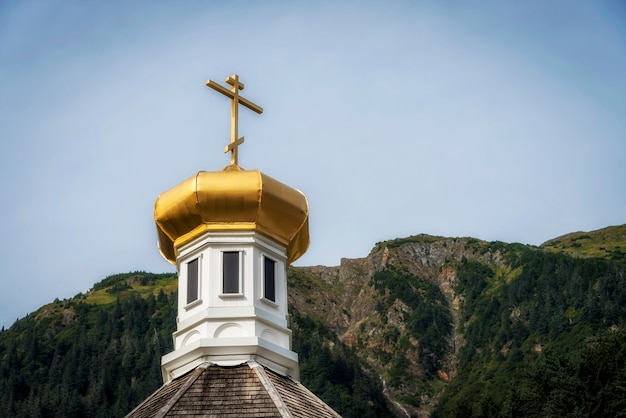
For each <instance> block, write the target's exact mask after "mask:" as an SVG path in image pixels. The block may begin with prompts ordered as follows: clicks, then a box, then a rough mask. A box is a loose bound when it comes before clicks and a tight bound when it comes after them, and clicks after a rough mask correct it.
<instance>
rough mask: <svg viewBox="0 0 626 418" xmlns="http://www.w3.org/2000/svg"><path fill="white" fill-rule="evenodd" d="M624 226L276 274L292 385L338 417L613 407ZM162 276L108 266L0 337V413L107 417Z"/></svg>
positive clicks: (153, 330) (533, 413)
mask: <svg viewBox="0 0 626 418" xmlns="http://www.w3.org/2000/svg"><path fill="white" fill-rule="evenodd" d="M624 252H626V225H622V226H617V227H609V228H605V229H602V230H598V231H592V232H587V233H584V232H580V233H574V234H568V235H566V236H563V237H560V238H556V239H554V240H551V241H548V242H547V243H545V244H543V245H542V246H541V247H534V246H527V245H521V244H507V243H502V242H485V241H480V240H477V239H473V238H443V237H434V236H427V235H418V236H412V237H408V238H402V239H395V240H391V241H386V242H381V243H378V244H376V246H375V247H374V248H373V249H372V251H371V252H370V254H369V255H368V256H367V257H365V258H361V259H342V260H341V264H340V265H339V266H336V267H324V266H314V267H292V268H290V269H289V282H288V285H289V299H290V312H291V315H292V318H291V327H292V329H293V333H294V334H293V349H294V351H296V352H298V353H299V355H300V365H301V379H302V382H303V383H304V384H305V385H306V386H307V387H308V388H309V389H311V390H312V391H313V392H315V393H316V394H318V396H320V397H321V398H322V399H324V400H325V401H326V402H327V403H328V404H329V405H331V406H332V407H333V408H335V410H337V411H338V412H339V413H341V414H342V415H343V416H345V417H375V416H380V417H384V416H398V417H402V416H416V417H417V416H424V417H425V416H433V417H469V416H473V417H540V416H541V417H550V416H555V417H556V416H558V417H602V416H606V417H615V416H624V415H626V344H625V343H626V324H625V322H626V321H625V320H626V282H625V281H626V277H625V275H626V274H625V273H626V259H625V257H624ZM175 291H176V278H175V277H173V276H171V275H157V274H150V273H143V272H135V273H126V274H119V275H115V276H111V277H108V278H106V279H105V280H103V281H101V282H100V283H98V284H96V285H94V287H93V289H92V290H90V291H89V292H87V293H86V294H80V295H77V296H75V297H73V298H71V299H66V300H55V301H54V302H53V303H51V304H48V305H46V306H44V307H42V308H41V309H39V310H38V311H37V312H34V313H32V314H30V315H28V316H27V317H25V318H23V319H21V320H19V321H17V322H16V323H15V324H14V325H13V326H12V327H11V328H9V329H8V330H6V331H3V332H1V333H0V405H1V408H2V412H1V415H2V416H16V417H82V416H89V417H100V416H101V417H110V416H123V415H125V414H126V413H127V412H129V411H130V410H131V409H132V408H133V407H134V406H135V405H137V404H138V403H139V402H140V401H141V400H143V399H144V398H145V397H146V396H147V395H148V394H150V393H152V391H154V390H155V389H156V388H157V387H158V386H160V385H161V384H162V382H161V376H160V367H159V362H160V357H161V355H163V354H165V353H167V352H169V351H171V349H172V340H171V333H172V332H173V331H174V328H175V316H176V306H175V303H176V297H175V296H176V295H175Z"/></svg>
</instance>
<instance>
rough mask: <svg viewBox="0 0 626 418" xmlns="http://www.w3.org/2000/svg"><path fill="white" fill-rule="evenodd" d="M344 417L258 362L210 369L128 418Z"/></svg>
mask: <svg viewBox="0 0 626 418" xmlns="http://www.w3.org/2000/svg"><path fill="white" fill-rule="evenodd" d="M181 416H185V417H205V418H206V417H227V418H230V417H233V418H234V417H293V418H299V417H321V418H324V417H329V418H330V417H339V414H337V413H336V412H335V411H333V410H332V409H331V408H330V407H329V406H328V405H326V404H325V403H324V402H323V401H322V400H320V399H319V398H318V397H317V396H315V395H314V394H313V393H311V392H310V391H309V390H307V389H306V388H305V387H304V386H303V385H302V384H300V383H299V382H297V381H295V380H293V379H291V378H290V377H288V376H283V375H280V374H278V373H276V372H274V371H272V370H270V369H268V368H266V367H264V366H261V365H259V364H258V363H256V362H253V361H251V362H247V363H243V364H240V365H238V366H232V367H223V366H217V365H214V364H210V365H209V364H205V365H202V366H199V367H198V368H196V369H195V370H193V371H191V372H189V373H187V374H186V375H184V376H181V377H179V378H178V379H175V380H173V381H172V382H171V383H170V384H167V385H163V386H162V387H160V388H159V389H157V391H156V392H154V393H153V394H152V395H150V396H149V397H148V398H147V399H146V400H145V401H144V402H142V403H141V404H139V406H137V407H136V408H135V409H134V410H132V411H131V412H130V413H129V414H128V415H127V418H148V417H150V418H154V417H159V418H161V417H163V418H164V417H181Z"/></svg>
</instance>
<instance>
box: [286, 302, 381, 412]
mask: <svg viewBox="0 0 626 418" xmlns="http://www.w3.org/2000/svg"><path fill="white" fill-rule="evenodd" d="M291 312H293V317H292V318H293V321H292V329H293V332H294V337H293V349H294V350H295V351H296V352H297V353H298V356H299V359H300V377H301V380H302V383H303V384H304V385H305V386H306V387H307V388H308V389H309V390H311V391H312V392H313V393H315V394H317V395H318V396H319V397H320V398H321V399H323V400H324V401H325V402H326V403H327V404H328V405H329V406H331V407H332V408H333V409H335V410H336V411H338V412H340V413H341V414H342V416H344V417H393V415H392V414H391V413H390V412H389V408H388V406H387V402H386V400H385V397H384V396H383V392H382V385H381V383H380V381H379V380H378V378H377V377H376V376H375V375H374V373H373V372H372V371H371V370H369V368H367V367H366V366H364V364H363V363H362V361H361V360H360V359H359V358H358V357H357V356H356V354H355V353H354V352H353V351H352V350H351V349H350V348H349V347H347V346H346V345H345V344H344V343H342V342H341V341H339V339H338V338H337V334H335V333H334V332H332V331H331V330H330V329H329V328H328V327H327V326H326V325H325V324H323V323H322V322H320V321H319V320H314V319H312V318H310V317H307V316H302V315H301V314H300V313H299V312H298V311H297V310H296V309H294V308H293V307H292V309H291Z"/></svg>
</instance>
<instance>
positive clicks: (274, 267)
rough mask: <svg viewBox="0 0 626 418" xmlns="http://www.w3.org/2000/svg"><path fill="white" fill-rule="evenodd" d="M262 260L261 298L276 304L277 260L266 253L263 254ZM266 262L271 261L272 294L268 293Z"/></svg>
mask: <svg viewBox="0 0 626 418" xmlns="http://www.w3.org/2000/svg"><path fill="white" fill-rule="evenodd" d="M262 260H263V261H262V262H261V266H262V267H261V268H262V272H263V277H262V284H263V289H262V292H263V293H262V295H263V300H265V301H268V302H271V303H272V304H276V303H277V302H276V301H277V299H278V297H277V296H278V292H277V290H278V289H277V286H276V271H277V266H278V261H276V260H274V259H273V258H271V257H268V256H267V255H263V256H262ZM268 262H269V263H271V265H272V270H271V272H272V280H271V283H272V289H271V290H272V295H268V277H267V274H268V265H269V264H268ZM268 296H272V298H270V297H268Z"/></svg>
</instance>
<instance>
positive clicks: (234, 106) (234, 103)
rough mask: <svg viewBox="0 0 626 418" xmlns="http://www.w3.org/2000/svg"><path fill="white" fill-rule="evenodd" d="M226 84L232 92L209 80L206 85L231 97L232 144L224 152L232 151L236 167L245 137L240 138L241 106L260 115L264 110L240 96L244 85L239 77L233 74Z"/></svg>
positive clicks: (231, 156) (231, 154) (231, 157)
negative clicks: (240, 147) (240, 146)
mask: <svg viewBox="0 0 626 418" xmlns="http://www.w3.org/2000/svg"><path fill="white" fill-rule="evenodd" d="M226 82H227V83H228V84H230V85H231V86H232V88H231V90H228V89H227V88H225V87H222V86H220V85H219V84H217V83H216V82H215V81H213V80H207V82H206V85H207V86H208V87H211V88H212V89H213V90H215V91H217V92H219V93H222V94H223V95H224V96H226V97H230V99H231V105H230V144H229V145H228V146H226V147H225V148H224V152H228V151H230V165H233V166H236V165H238V164H239V152H238V151H239V150H238V147H239V145H241V144H243V142H244V137H243V136H242V137H241V138H239V132H238V129H239V104H240V103H241V104H242V105H244V106H245V107H247V108H248V109H250V110H253V111H255V112H256V113H258V114H261V113H263V108H262V107H261V106H258V105H256V104H254V103H252V102H251V101H249V100H248V99H245V98H243V97H241V96H240V95H239V90H243V88H244V85H243V83H241V82H240V81H239V76H238V75H237V74H233V75H231V76H230V77H228V78H227V79H226Z"/></svg>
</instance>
